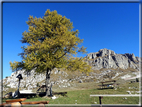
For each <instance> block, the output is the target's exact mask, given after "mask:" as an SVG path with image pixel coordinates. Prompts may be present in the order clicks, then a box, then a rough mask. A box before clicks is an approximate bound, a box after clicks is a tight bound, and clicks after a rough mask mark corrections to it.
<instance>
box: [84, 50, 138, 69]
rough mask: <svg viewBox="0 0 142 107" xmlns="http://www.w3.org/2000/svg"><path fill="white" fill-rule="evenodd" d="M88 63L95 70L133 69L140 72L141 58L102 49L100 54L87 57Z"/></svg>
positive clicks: (91, 54)
mask: <svg viewBox="0 0 142 107" xmlns="http://www.w3.org/2000/svg"><path fill="white" fill-rule="evenodd" d="M86 58H88V59H87V62H88V63H89V64H91V65H92V66H93V69H94V70H99V69H102V68H108V69H109V68H114V69H116V68H121V69H127V68H133V69H136V70H137V71H139V63H140V58H138V57H135V55H134V54H129V53H126V54H116V53H115V52H114V51H112V50H109V49H106V48H104V49H100V50H99V51H98V52H95V53H90V54H88V55H87V56H86Z"/></svg>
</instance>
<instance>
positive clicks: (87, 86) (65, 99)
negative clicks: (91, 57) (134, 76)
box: [3, 81, 139, 104]
mask: <svg viewBox="0 0 142 107" xmlns="http://www.w3.org/2000/svg"><path fill="white" fill-rule="evenodd" d="M118 82H122V81H118ZM97 85H98V84H96V83H94V82H89V83H78V84H77V85H76V86H75V87H72V88H58V87H57V86H56V85H54V86H53V91H55V92H65V91H66V92H67V96H61V95H55V96H56V97H58V98H57V99H54V100H53V99H51V98H50V97H36V98H30V99H27V100H26V101H50V102H49V104H99V97H98V96H95V97H90V95H100V94H107V95H110V94H116V97H110V96H104V97H103V99H102V104H139V97H136V96H132V97H125V96H121V97H120V96H119V97H117V94H118V95H119V94H127V95H128V93H127V92H126V91H134V92H135V91H139V83H131V84H130V82H129V81H127V82H124V83H121V84H120V86H119V88H117V90H116V89H104V90H98V89H97V87H98V86H97ZM129 87H135V88H133V89H129ZM134 94H136V93H134ZM5 100H7V99H3V102H5Z"/></svg>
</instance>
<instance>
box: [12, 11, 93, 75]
mask: <svg viewBox="0 0 142 107" xmlns="http://www.w3.org/2000/svg"><path fill="white" fill-rule="evenodd" d="M26 23H27V24H28V26H29V29H28V31H24V32H23V34H22V35H23V37H22V40H20V41H21V42H22V43H25V44H26V45H25V46H23V47H21V48H22V50H23V52H22V53H20V54H19V55H20V56H21V57H22V61H21V62H16V61H14V62H13V63H12V62H10V66H11V68H12V71H17V70H20V69H26V70H27V71H30V70H31V69H33V68H36V69H35V71H36V72H39V73H40V72H47V69H48V70H52V69H54V68H65V69H68V70H70V71H75V70H79V71H81V72H86V73H87V72H89V71H90V70H91V67H90V66H89V65H88V64H87V63H86V62H85V61H84V58H82V57H81V58H78V57H72V56H73V55H75V54H77V53H78V52H82V53H85V52H86V48H84V47H83V46H82V47H81V48H79V47H78V45H79V44H81V43H82V42H83V39H80V38H79V37H78V33H79V31H78V30H75V31H73V23H72V22H70V19H67V18H66V17H65V16H62V15H60V14H58V13H57V11H52V12H51V11H50V10H49V9H48V10H47V11H46V12H45V14H44V16H43V17H40V18H37V17H33V16H30V17H29V20H28V21H27V22H26Z"/></svg>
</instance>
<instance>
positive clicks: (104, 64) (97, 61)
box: [0, 49, 141, 91]
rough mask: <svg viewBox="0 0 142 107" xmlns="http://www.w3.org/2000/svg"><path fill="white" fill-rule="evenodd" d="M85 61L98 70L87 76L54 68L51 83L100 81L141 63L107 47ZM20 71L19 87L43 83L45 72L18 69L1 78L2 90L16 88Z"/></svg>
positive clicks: (66, 83)
mask: <svg viewBox="0 0 142 107" xmlns="http://www.w3.org/2000/svg"><path fill="white" fill-rule="evenodd" d="M85 61H86V62H87V63H89V64H90V65H92V69H93V70H98V71H100V72H99V73H96V72H91V73H90V75H89V76H86V75H84V74H79V75H78V76H76V75H75V74H68V73H67V72H65V71H61V70H58V69H56V68H55V69H54V70H53V71H52V78H51V83H52V85H55V84H56V85H58V86H59V88H65V87H72V86H75V84H74V83H73V81H77V82H78V83H83V82H86V81H92V80H93V81H94V79H95V80H96V82H99V81H102V80H104V78H109V79H110V78H111V79H115V78H116V77H118V76H119V75H120V74H121V75H122V73H123V71H122V69H124V70H125V69H128V68H133V69H135V70H136V71H139V69H140V68H139V63H141V60H140V58H139V57H135V55H134V54H129V53H125V54H116V53H115V52H114V51H112V50H109V49H100V50H99V51H98V52H94V53H89V54H88V55H87V56H86V60H85ZM102 68H104V69H102ZM120 68H121V69H120ZM20 73H21V74H22V77H23V80H21V83H20V87H21V88H22V89H34V88H37V87H38V86H39V85H45V73H42V74H37V73H36V72H35V70H34V69H33V70H32V71H31V72H30V74H29V75H27V74H26V73H25V70H19V71H17V73H16V72H14V73H12V74H11V76H9V77H8V78H5V79H3V81H2V82H3V90H4V91H7V90H8V88H18V80H17V79H16V77H17V75H18V74H20ZM53 74H54V75H53ZM72 75H75V76H72ZM0 82H1V81H0ZM0 89H1V88H0Z"/></svg>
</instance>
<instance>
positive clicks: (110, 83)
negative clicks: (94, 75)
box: [98, 80, 119, 89]
mask: <svg viewBox="0 0 142 107" xmlns="http://www.w3.org/2000/svg"><path fill="white" fill-rule="evenodd" d="M100 83H101V85H98V86H99V87H100V88H99V89H109V88H110V89H113V88H114V86H118V85H119V84H116V80H111V81H105V82H100Z"/></svg>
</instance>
